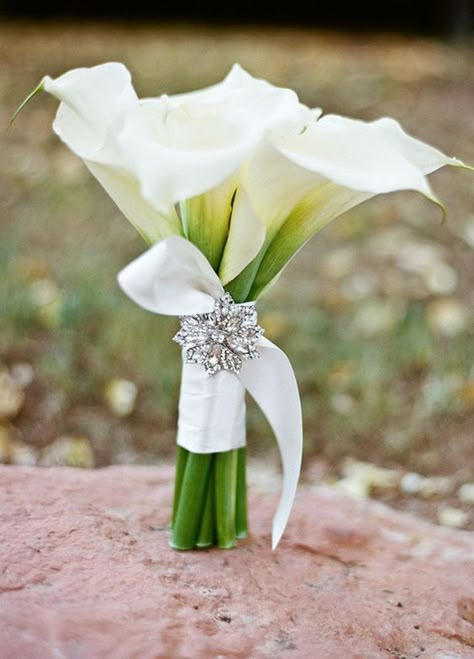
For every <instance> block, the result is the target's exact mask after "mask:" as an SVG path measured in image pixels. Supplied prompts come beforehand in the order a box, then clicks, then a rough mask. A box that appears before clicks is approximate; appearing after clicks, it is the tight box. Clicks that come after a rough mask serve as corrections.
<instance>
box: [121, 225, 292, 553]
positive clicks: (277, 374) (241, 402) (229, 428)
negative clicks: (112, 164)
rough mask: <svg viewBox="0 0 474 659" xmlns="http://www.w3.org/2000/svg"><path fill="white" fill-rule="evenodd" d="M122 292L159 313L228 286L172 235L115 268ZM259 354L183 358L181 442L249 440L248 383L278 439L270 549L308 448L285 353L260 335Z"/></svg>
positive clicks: (182, 310)
mask: <svg viewBox="0 0 474 659" xmlns="http://www.w3.org/2000/svg"><path fill="white" fill-rule="evenodd" d="M118 282H119V284H120V286H121V288H122V289H123V291H124V292H125V293H126V294H127V295H128V296H129V297H130V298H131V299H132V300H133V301H134V302H136V303H137V304H138V305H139V306H141V307H143V308H145V309H147V310H149V311H152V312H154V313H160V314H166V315H171V316H173V315H178V316H185V315H191V314H203V313H209V312H210V311H211V310H212V309H213V307H214V302H215V300H216V299H218V298H220V297H221V296H222V295H223V293H224V289H223V288H222V284H221V283H220V280H219V278H218V277H217V275H216V273H215V272H214V270H213V269H212V267H211V265H210V263H209V262H208V261H207V259H206V258H205V257H204V255H203V254H202V253H201V252H200V251H199V250H198V249H197V247H195V246H194V245H193V244H192V243H190V242H189V241H187V240H185V239H184V238H181V237H179V236H172V237H171V238H167V239H165V240H162V241H161V242H159V243H157V244H156V245H154V246H153V247H151V248H150V249H149V250H148V251H146V252H145V253H144V254H142V255H141V256H139V257H138V258H137V259H135V261H132V262H131V263H129V264H128V266H126V267H125V268H124V269H123V270H122V271H121V272H120V273H119V275H118ZM256 345H257V346H258V351H259V353H260V357H259V358H258V359H248V360H245V361H243V363H242V366H241V369H240V370H239V372H230V371H225V370H224V371H219V372H218V373H216V374H214V375H208V374H207V373H206V371H205V369H204V366H203V365H202V364H195V363H191V364H186V363H184V364H183V375H182V383H181V393H180V403H179V420H178V440H177V441H178V444H179V445H180V446H183V447H184V448H186V449H188V450H189V451H192V452H194V453H218V452H222V451H229V450H232V449H235V448H240V447H241V446H244V445H245V397H244V393H245V389H246V390H247V391H248V392H249V393H250V394H251V396H252V397H253V398H254V400H255V401H256V403H257V405H258V406H259V407H260V408H261V410H262V412H263V413H264V414H265V416H266V418H267V419H268V421H269V423H270V425H271V427H272V429H273V432H274V433H275V437H276V440H277V443H278V447H279V450H280V455H281V462H282V468H283V486H282V493H281V498H280V502H279V504H278V508H277V512H276V514H275V516H274V518H273V530H272V548H273V549H275V548H276V546H277V545H278V543H279V541H280V539H281V536H282V535H283V532H284V530H285V527H286V524H287V522H288V518H289V515H290V512H291V507H292V505H293V500H294V497H295V494H296V487H297V484H298V479H299V474H300V469H301V457H302V449H303V432H302V414H301V402H300V397H299V393H298V386H297V383H296V378H295V375H294V372H293V369H292V367H291V364H290V362H289V360H288V357H287V356H286V355H285V353H284V352H282V351H281V350H280V349H279V348H277V346H276V345H274V344H273V343H272V342H271V341H268V339H265V338H263V337H261V336H260V337H259V338H258V341H257V342H256Z"/></svg>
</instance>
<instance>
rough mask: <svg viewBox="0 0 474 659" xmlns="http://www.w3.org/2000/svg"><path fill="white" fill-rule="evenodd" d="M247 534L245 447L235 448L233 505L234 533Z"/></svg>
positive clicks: (244, 536)
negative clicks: (235, 500) (235, 472)
mask: <svg viewBox="0 0 474 659" xmlns="http://www.w3.org/2000/svg"><path fill="white" fill-rule="evenodd" d="M248 534H249V529H248V520H247V449H246V447H245V446H243V447H242V448H239V449H238V450H237V502H236V507H235V535H236V537H237V538H246V537H247V536H248Z"/></svg>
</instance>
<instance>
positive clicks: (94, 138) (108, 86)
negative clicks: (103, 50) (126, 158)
mask: <svg viewBox="0 0 474 659" xmlns="http://www.w3.org/2000/svg"><path fill="white" fill-rule="evenodd" d="M43 88H44V90H45V91H47V92H49V93H50V94H52V95H53V96H55V97H56V98H57V99H58V100H60V101H61V105H60V106H59V109H58V112H57V114H56V119H55V120H54V123H53V129H54V131H55V132H56V134H57V135H58V136H59V137H60V138H61V140H62V141H63V142H65V144H67V146H68V147H69V148H70V149H71V150H72V151H74V153H76V154H77V155H78V156H79V157H81V158H84V159H86V160H93V161H97V162H102V163H104V162H105V163H108V162H113V163H114V164H119V162H117V156H116V154H113V153H111V152H110V149H108V148H106V147H107V141H108V137H109V135H110V132H111V126H112V125H114V126H115V127H117V125H119V124H120V120H121V118H122V117H123V116H124V114H125V112H126V111H128V110H129V109H130V108H131V107H133V106H134V105H137V104H138V98H137V95H136V93H135V90H134V89H133V87H132V83H131V76H130V73H129V71H128V70H127V69H126V67H125V66H124V65H123V64H119V63H116V62H108V63H107V64H100V65H99V66H94V67H92V68H89V69H87V68H81V69H73V70H72V71H68V72H67V73H65V74H64V75H62V76H60V77H59V78H56V79H55V80H53V79H52V78H50V77H49V76H46V77H45V78H43Z"/></svg>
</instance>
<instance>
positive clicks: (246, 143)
mask: <svg viewBox="0 0 474 659" xmlns="http://www.w3.org/2000/svg"><path fill="white" fill-rule="evenodd" d="M41 88H42V89H44V90H45V91H48V92H49V93H51V94H53V95H54V96H55V97H56V98H58V99H59V100H60V101H61V104H60V107H59V110H58V113H57V115H56V119H55V121H54V124H53V127H54V130H55V132H56V133H57V134H58V135H59V137H60V138H61V139H62V140H63V141H64V142H65V143H66V144H67V146H68V147H69V148H70V149H71V150H72V151H73V152H74V153H76V154H77V155H78V156H79V157H80V158H82V159H83V161H84V162H85V164H86V165H87V167H88V168H89V170H90V171H91V172H92V174H93V175H94V176H95V177H96V178H97V179H98V180H99V182H100V183H101V184H102V185H103V187H104V188H105V190H106V191H107V192H108V193H109V195H110V196H111V197H112V198H113V199H114V201H115V202H116V203H117V205H118V206H119V208H120V209H121V210H122V211H123V213H124V214H125V215H126V217H127V218H128V219H129V220H130V221H131V222H132V224H134V226H135V227H136V228H137V230H138V231H139V232H140V233H141V234H142V235H143V237H144V238H145V240H146V241H147V242H148V243H155V242H158V241H160V240H162V239H164V238H166V237H169V236H171V235H181V236H184V237H186V238H188V239H189V240H190V241H191V242H192V243H193V244H195V245H196V246H197V247H198V248H199V249H200V250H201V251H202V252H203V253H204V255H205V256H206V257H207V259H208V260H209V262H210V263H211V265H212V266H213V268H214V269H215V271H216V272H218V274H219V277H220V279H221V281H222V283H223V284H224V285H226V286H227V287H228V288H229V290H231V291H232V293H233V295H234V297H235V299H239V300H244V299H255V297H256V296H258V295H259V294H260V293H261V292H262V291H263V290H264V289H265V288H266V287H267V286H268V285H269V283H270V282H271V281H272V280H273V279H274V278H275V277H276V276H277V275H278V273H279V272H280V271H281V269H282V268H283V267H284V266H285V264H286V263H287V262H288V261H289V259H290V258H291V257H292V256H293V255H294V254H295V253H296V252H297V251H298V250H299V249H300V248H301V247H302V246H303V245H304V244H305V242H306V241H307V240H309V238H311V236H312V235H314V233H316V232H317V231H318V230H320V229H321V228H323V227H324V226H325V225H326V224H328V222H330V221H331V220H333V219H334V218H335V217H337V216H338V215H340V214H341V213H343V212H345V211H346V210H348V209H350V208H352V207H353V206H355V205H357V204H360V203H361V202H363V201H365V200H367V199H369V198H370V197H373V196H374V195H377V194H382V193H387V192H394V191H397V190H415V191H418V192H421V193H422V194H424V195H425V196H426V197H428V198H429V199H431V200H433V201H435V202H436V203H439V202H438V200H437V199H436V197H435V196H434V194H433V193H432V191H431V188H430V186H429V183H428V181H427V178H426V175H427V174H429V173H431V172H432V171H434V170H436V169H438V168H439V167H442V166H444V165H456V166H463V164H462V163H461V162H460V161H459V160H456V159H455V158H449V157H448V156H445V155H444V154H443V153H441V152H440V151H438V150H436V149H434V148H433V147H431V146H429V145H427V144H424V143H423V142H420V141H419V140H416V139H415V138H413V137H411V136H409V135H407V134H406V133H405V132H404V131H403V130H402V128H401V127H400V125H399V124H398V123H397V122H396V121H394V120H393V119H389V118H383V119H379V120H377V121H373V122H364V121H360V120H355V119H349V118H346V117H340V116H336V115H327V116H322V117H321V111H320V110H311V109H309V108H308V107H306V106H305V105H303V104H302V103H300V102H299V100H298V98H297V96H296V94H295V93H294V92H293V91H291V90H289V89H283V88H279V87H275V86H273V85H271V84H269V83H268V82H266V81H264V80H259V79H256V78H254V77H252V76H251V75H250V74H249V73H247V72H246V71H244V70H243V69H242V68H241V67H240V66H239V65H234V67H233V68H232V69H231V71H230V72H229V74H228V75H227V76H226V78H225V79H224V80H223V81H222V82H220V83H218V84H216V85H212V86H210V87H207V88H205V89H202V90H197V91H194V92H191V93H187V94H177V95H175V96H160V97H157V98H147V99H139V98H138V97H137V95H136V93H135V91H134V89H133V87H132V83H131V76H130V73H129V72H128V70H127V69H126V68H125V67H124V66H123V65H122V64H118V63H114V62H112V63H107V64H103V65H99V66H95V67H92V68H90V69H86V68H82V69H75V70H72V71H69V72H68V73H66V74H64V75H62V76H61V77H59V78H57V79H55V80H53V79H52V78H50V77H49V76H46V77H45V78H44V79H43V81H42V84H41Z"/></svg>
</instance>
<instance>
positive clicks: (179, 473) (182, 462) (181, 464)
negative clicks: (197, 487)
mask: <svg viewBox="0 0 474 659" xmlns="http://www.w3.org/2000/svg"><path fill="white" fill-rule="evenodd" d="M188 454H189V451H188V450H187V449H185V448H183V447H182V446H177V447H176V471H175V477H174V497H173V513H172V515H171V528H173V525H174V520H175V519H176V515H177V513H178V504H179V497H180V494H181V486H182V484H183V477H184V471H185V469H186V462H187V459H188Z"/></svg>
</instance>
